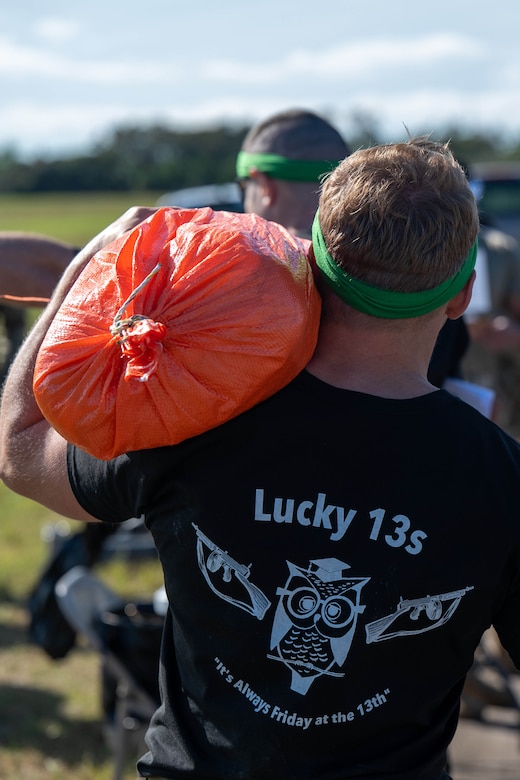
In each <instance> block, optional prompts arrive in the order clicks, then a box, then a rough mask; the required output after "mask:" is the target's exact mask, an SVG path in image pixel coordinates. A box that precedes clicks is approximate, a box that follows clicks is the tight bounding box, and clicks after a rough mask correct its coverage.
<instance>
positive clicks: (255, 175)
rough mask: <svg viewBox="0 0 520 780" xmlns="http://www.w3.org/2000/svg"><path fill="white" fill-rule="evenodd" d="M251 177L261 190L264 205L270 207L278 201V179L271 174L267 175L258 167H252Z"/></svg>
mask: <svg viewBox="0 0 520 780" xmlns="http://www.w3.org/2000/svg"><path fill="white" fill-rule="evenodd" d="M249 178H251V179H253V181H254V182H255V184H256V186H257V187H258V189H259V190H260V199H261V202H262V206H263V207H264V208H268V207H271V206H273V205H274V204H275V203H276V198H277V194H278V190H277V187H276V181H275V180H274V179H272V178H271V177H270V176H266V175H265V173H262V171H259V170H257V169H256V168H251V170H250V172H249Z"/></svg>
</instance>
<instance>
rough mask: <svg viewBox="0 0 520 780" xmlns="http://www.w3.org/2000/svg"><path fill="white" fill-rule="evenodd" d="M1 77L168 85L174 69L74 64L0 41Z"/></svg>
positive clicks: (147, 65) (154, 65)
mask: <svg viewBox="0 0 520 780" xmlns="http://www.w3.org/2000/svg"><path fill="white" fill-rule="evenodd" d="M0 73H1V74H4V75H6V76H9V77H10V79H11V81H16V80H19V81H22V80H24V79H26V78H27V77H31V78H33V79H35V80H39V79H40V80H41V79H44V78H45V79H53V80H55V81H56V82H58V81H68V82H82V83H90V84H93V85H99V84H107V85H117V84H119V85H127V84H136V85H137V84H155V83H158V82H160V83H168V82H169V80H171V79H172V78H173V77H175V76H176V75H179V74H178V73H176V72H175V69H174V68H172V67H165V65H164V64H163V63H160V62H150V61H145V62H138V61H135V60H132V61H125V60H121V59H117V60H114V61H112V60H105V61H99V59H98V58H96V59H92V60H90V61H88V60H87V61H85V60H83V61H82V60H75V59H71V58H69V57H67V56H64V55H60V54H57V53H54V52H53V51H51V50H48V49H43V48H38V47H31V46H23V45H19V44H15V43H11V42H10V41H9V40H7V39H5V38H3V39H2V38H0Z"/></svg>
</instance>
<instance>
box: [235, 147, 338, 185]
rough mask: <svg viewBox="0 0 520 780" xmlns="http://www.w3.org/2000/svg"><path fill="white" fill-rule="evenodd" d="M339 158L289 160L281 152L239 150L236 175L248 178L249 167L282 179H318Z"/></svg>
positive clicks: (328, 171) (331, 167) (332, 166)
mask: <svg viewBox="0 0 520 780" xmlns="http://www.w3.org/2000/svg"><path fill="white" fill-rule="evenodd" d="M339 163H340V160H332V161H325V160H291V159H290V158H289V157H282V155H281V154H252V153H250V152H239V153H238V157H237V168H236V170H237V176H238V178H239V179H247V178H249V174H250V171H251V168H256V169H257V170H259V171H261V172H262V173H266V174H267V175H268V176H272V177H273V178H275V179H282V180H283V181H308V182H314V181H316V182H317V181H320V177H321V176H323V174H326V173H330V172H331V171H332V170H333V169H334V168H335V167H336V166H337V165H339Z"/></svg>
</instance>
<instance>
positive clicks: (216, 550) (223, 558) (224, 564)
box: [192, 523, 271, 620]
mask: <svg viewBox="0 0 520 780" xmlns="http://www.w3.org/2000/svg"><path fill="white" fill-rule="evenodd" d="M192 525H193V527H194V529H195V532H196V534H197V537H198V538H197V557H198V561H199V566H200V569H201V571H202V573H203V575H204V578H205V580H206V582H207V583H208V585H209V586H210V588H211V590H212V591H213V592H214V593H216V594H217V596H220V598H222V599H224V600H225V601H229V602H230V603H231V604H235V606H237V607H239V608H240V609H243V610H245V611H246V612H249V613H250V614H251V615H254V616H255V617H257V618H258V620H262V618H263V617H264V615H265V613H266V612H267V610H268V609H269V607H270V606H271V602H270V601H269V599H268V598H267V596H266V595H265V594H264V593H262V591H261V590H260V588H257V586H256V585H253V583H252V582H249V576H250V574H251V564H249V566H245V565H244V564H242V563H238V561H236V560H235V559H234V558H232V557H231V555H228V553H227V551H226V550H223V549H222V548H220V547H219V546H218V545H216V544H215V543H214V542H212V541H211V539H210V538H209V537H207V536H206V534H205V533H203V532H202V531H201V530H200V528H199V527H198V526H197V525H195V523H192ZM204 547H206V548H208V549H209V550H211V552H210V553H209V555H208V556H207V558H206V556H205V549H204ZM220 569H222V581H223V582H226V583H228V582H231V581H232V579H233V576H235V578H236V579H237V580H238V581H239V582H240V583H241V584H242V585H243V586H244V588H245V590H246V591H247V593H248V595H249V602H246V601H242V600H241V599H238V598H235V597H233V596H231V595H228V594H226V593H224V592H223V591H221V590H218V589H217V588H216V587H215V585H214V584H213V581H212V579H211V577H210V576H209V572H211V573H212V574H214V573H215V572H218V571H219V570H220Z"/></svg>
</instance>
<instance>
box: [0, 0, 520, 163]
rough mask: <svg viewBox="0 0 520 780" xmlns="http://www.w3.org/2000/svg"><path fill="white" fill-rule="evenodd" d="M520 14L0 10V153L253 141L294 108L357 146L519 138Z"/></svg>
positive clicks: (395, 7)
mask: <svg viewBox="0 0 520 780" xmlns="http://www.w3.org/2000/svg"><path fill="white" fill-rule="evenodd" d="M519 29H520V0H494V2H488V3H485V4H479V3H476V2H475V0H471V2H469V1H467V0H436V2H434V3H419V2H417V0H413V2H412V0H362V2H359V0H356V2H353V1H352V0H323V1H322V2H321V3H320V2H319V0H312V1H311V0H263V1H262V2H256V3H253V2H249V3H248V2H246V1H245V0H144V2H143V0H141V2H139V3H138V2H136V1H135V0H126V2H124V1H123V0H88V2H85V0H82V1H81V2H78V1H77V0H45V2H44V3H42V2H41V0H37V1H36V0H18V2H11V3H5V4H2V8H1V9H0V151H2V150H6V149H9V150H13V151H15V152H16V153H17V154H19V155H21V156H24V157H27V158H31V157H35V156H37V155H43V156H50V157H53V156H67V155H69V154H76V153H81V152H83V151H88V150H89V149H91V148H92V147H93V146H94V145H95V144H97V143H99V142H103V140H106V139H107V138H109V137H110V134H111V133H112V132H113V130H114V129H115V128H117V127H123V126H124V127H126V126H129V125H139V126H146V125H151V124H154V123H160V124H164V125H167V126H170V127H171V128H172V129H201V128H205V127H211V126H215V125H217V124H218V125H221V124H227V125H235V126H240V127H244V126H249V125H250V124H252V123H254V122H256V121H258V120H259V119H263V118H265V117H266V116H268V115H269V114H271V113H273V112H275V111H278V110H282V109H286V108H296V107H297V108H307V109H311V110H314V111H317V112H319V113H322V114H324V115H325V116H327V117H328V118H329V119H330V120H331V121H332V122H333V124H335V125H336V127H337V128H338V129H339V130H340V131H341V132H342V133H343V134H344V135H345V136H346V137H347V140H348V136H349V133H352V132H353V128H354V127H355V124H354V122H355V119H354V118H355V117H356V116H359V115H363V114H365V115H368V116H370V117H371V119H372V121H374V122H376V123H377V128H378V130H379V132H380V135H381V136H382V140H385V141H399V140H402V139H403V137H404V136H405V135H406V130H405V128H408V131H410V132H412V133H418V132H421V133H422V132H431V131H435V130H437V129H439V128H444V127H448V126H456V127H458V128H460V129H462V130H468V131H483V132H493V133H498V134H500V135H502V136H504V137H506V138H511V139H514V140H515V139H516V140H518V138H520V45H519V38H518V30H519Z"/></svg>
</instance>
